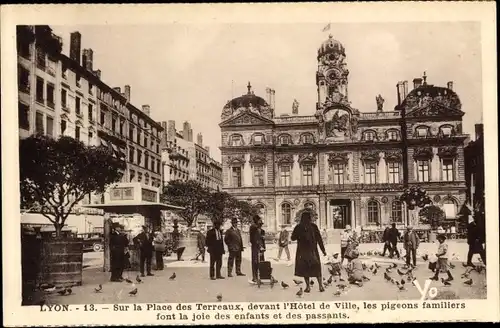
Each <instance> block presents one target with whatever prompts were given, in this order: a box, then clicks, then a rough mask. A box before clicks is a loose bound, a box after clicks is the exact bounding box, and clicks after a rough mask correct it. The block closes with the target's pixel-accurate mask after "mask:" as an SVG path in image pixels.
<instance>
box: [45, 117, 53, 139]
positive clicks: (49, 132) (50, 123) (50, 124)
mask: <svg viewBox="0 0 500 328" xmlns="http://www.w3.org/2000/svg"><path fill="white" fill-rule="evenodd" d="M46 123H47V135H48V136H53V135H54V119H53V118H52V117H50V116H47V122H46Z"/></svg>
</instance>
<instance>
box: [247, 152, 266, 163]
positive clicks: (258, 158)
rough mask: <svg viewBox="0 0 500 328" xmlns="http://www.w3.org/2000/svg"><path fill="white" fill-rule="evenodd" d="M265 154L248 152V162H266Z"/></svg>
mask: <svg viewBox="0 0 500 328" xmlns="http://www.w3.org/2000/svg"><path fill="white" fill-rule="evenodd" d="M266 162H267V159H266V154H250V163H266Z"/></svg>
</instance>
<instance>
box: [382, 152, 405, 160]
mask: <svg viewBox="0 0 500 328" xmlns="http://www.w3.org/2000/svg"><path fill="white" fill-rule="evenodd" d="M384 158H385V160H386V161H394V162H399V161H401V159H402V158H403V153H402V151H401V149H396V150H389V151H386V152H385V156H384Z"/></svg>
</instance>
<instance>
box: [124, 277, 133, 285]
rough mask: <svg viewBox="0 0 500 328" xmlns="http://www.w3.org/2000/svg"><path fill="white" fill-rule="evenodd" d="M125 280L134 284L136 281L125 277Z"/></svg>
mask: <svg viewBox="0 0 500 328" xmlns="http://www.w3.org/2000/svg"><path fill="white" fill-rule="evenodd" d="M125 281H126V282H128V283H129V284H133V283H134V282H133V281H132V280H130V279H129V278H125Z"/></svg>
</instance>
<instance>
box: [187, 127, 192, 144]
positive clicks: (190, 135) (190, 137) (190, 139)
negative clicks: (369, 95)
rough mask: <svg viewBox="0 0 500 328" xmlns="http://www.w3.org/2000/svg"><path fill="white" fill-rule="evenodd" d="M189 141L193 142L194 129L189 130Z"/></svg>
mask: <svg viewBox="0 0 500 328" xmlns="http://www.w3.org/2000/svg"><path fill="white" fill-rule="evenodd" d="M188 141H189V142H193V129H191V128H190V129H189V132H188Z"/></svg>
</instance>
